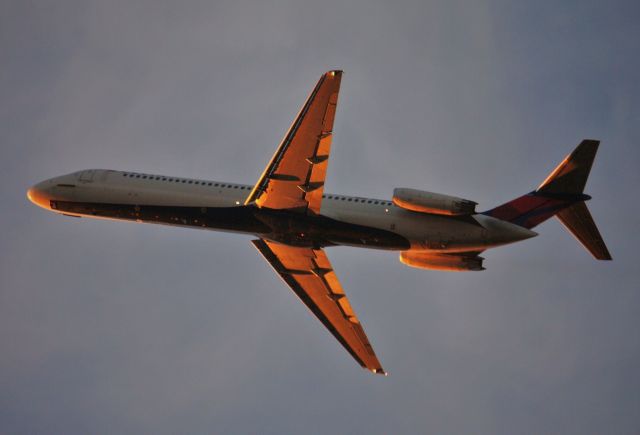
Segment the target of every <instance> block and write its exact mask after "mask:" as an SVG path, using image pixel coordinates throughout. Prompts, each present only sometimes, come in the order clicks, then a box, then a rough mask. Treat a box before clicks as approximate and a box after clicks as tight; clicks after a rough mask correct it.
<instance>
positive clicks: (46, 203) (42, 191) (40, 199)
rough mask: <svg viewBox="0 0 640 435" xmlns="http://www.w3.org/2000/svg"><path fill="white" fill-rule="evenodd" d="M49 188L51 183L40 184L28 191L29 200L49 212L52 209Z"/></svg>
mask: <svg viewBox="0 0 640 435" xmlns="http://www.w3.org/2000/svg"><path fill="white" fill-rule="evenodd" d="M49 187H50V186H49V183H47V182H46V181H43V182H42V183H38V184H36V185H35V186H32V187H31V188H30V189H29V190H27V198H29V201H31V202H32V203H34V204H35V205H37V206H39V207H42V208H45V209H47V210H49V209H50V208H51V204H50V200H51V195H50V193H49Z"/></svg>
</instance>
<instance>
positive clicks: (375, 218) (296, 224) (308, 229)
mask: <svg viewBox="0 0 640 435" xmlns="http://www.w3.org/2000/svg"><path fill="white" fill-rule="evenodd" d="M252 187H253V186H250V185H244V184H237V183H226V182H219V181H210V180H199V179H191V178H182V177H170V176H165V175H152V174H144V173H138V172H122V171H114V170H106V169H89V170H84V171H78V172H74V173H71V174H68V175H63V176H60V177H55V178H52V179H49V180H46V181H43V182H41V183H39V184H37V185H35V186H33V187H32V188H31V189H29V192H28V197H29V199H30V200H31V201H33V202H34V203H36V204H37V205H39V206H41V207H43V208H45V209H48V210H51V211H54V212H58V213H61V214H65V215H70V216H78V217H90V218H98V219H116V220H125V221H135V222H143V223H156V224H164V225H173V226H181V227H191V228H199V229H209V230H217V231H230V232H238V233H245V234H252V235H255V236H257V237H260V238H264V239H267V240H272V241H275V242H280V243H285V244H289V245H294V246H317V247H325V246H335V245H347V246H356V247H366V248H373V249H385V250H395V251H409V250H411V251H432V252H465V251H470V250H478V251H481V250H484V249H487V248H491V247H495V246H499V245H503V244H506V243H511V242H515V241H518V240H523V239H526V238H529V237H532V236H534V235H536V233H535V232H533V231H529V230H527V229H525V228H522V227H520V226H518V225H514V224H511V223H509V222H505V221H502V220H499V219H495V218H492V217H490V216H485V215H483V214H475V215H470V216H463V217H452V216H443V215H434V214H427V213H417V212H414V211H410V210H406V209H403V208H401V207H398V206H396V205H394V204H393V203H392V202H391V201H388V200H381V199H373V198H364V197H357V196H347V195H338V194H329V193H328V194H324V195H323V200H322V209H321V213H320V215H308V214H300V213H296V212H290V211H286V210H274V209H268V208H259V207H256V206H255V205H253V204H248V205H245V204H244V202H245V199H246V197H247V195H248V194H249V192H250V191H251V189H252Z"/></svg>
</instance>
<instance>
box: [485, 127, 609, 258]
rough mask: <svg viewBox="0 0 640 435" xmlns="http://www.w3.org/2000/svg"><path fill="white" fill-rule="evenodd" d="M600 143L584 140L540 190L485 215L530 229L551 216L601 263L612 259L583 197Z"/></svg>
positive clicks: (586, 198)
mask: <svg viewBox="0 0 640 435" xmlns="http://www.w3.org/2000/svg"><path fill="white" fill-rule="evenodd" d="M599 145H600V141H597V140H588V139H587V140H583V141H582V142H581V143H580V145H578V147H577V148H576V149H575V150H574V151H573V152H572V153H571V154H569V155H568V156H567V157H566V158H565V159H564V160H563V161H562V162H561V163H560V164H559V165H558V167H557V168H556V169H555V170H554V171H553V172H551V174H550V175H549V176H548V177H547V179H546V180H544V181H543V182H542V184H541V185H540V187H538V189H536V190H535V191H533V192H530V193H528V194H526V195H523V196H521V197H519V198H516V199H514V200H512V201H509V202H507V203H505V204H502V205H500V206H498V207H496V208H494V209H492V210H489V211H486V212H484V214H486V215H488V216H492V217H495V218H497V219H501V220H505V221H508V222H511V223H514V224H517V225H520V226H523V227H525V228H528V229H531V228H533V227H535V226H537V225H539V224H541V223H542V222H544V221H546V220H547V219H549V218H550V217H552V216H557V217H558V219H560V222H562V223H563V224H564V226H565V227H566V228H567V229H568V230H569V231H570V232H571V234H573V235H574V236H575V237H576V238H577V239H578V241H580V243H582V245H583V246H584V247H585V248H586V249H587V250H588V251H589V252H590V253H591V254H592V255H593V256H594V257H595V258H597V259H598V260H611V255H610V254H609V251H608V250H607V247H606V245H605V243H604V241H603V240H602V237H601V236H600V232H599V231H598V228H597V227H596V225H595V223H594V222H593V218H592V217H591V214H590V213H589V209H588V208H587V206H586V204H585V203H584V201H587V200H589V199H591V197H590V196H589V195H585V194H584V193H583V190H584V186H585V184H586V183H587V178H588V177H589V172H590V171H591V166H592V164H593V159H594V158H595V156H596V152H597V151H598V146H599Z"/></svg>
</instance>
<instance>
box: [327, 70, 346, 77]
mask: <svg viewBox="0 0 640 435" xmlns="http://www.w3.org/2000/svg"><path fill="white" fill-rule="evenodd" d="M343 72H344V71H343V70H341V69H332V70H330V71H327V72H326V75H328V76H329V77H334V76H341V75H342V73H343Z"/></svg>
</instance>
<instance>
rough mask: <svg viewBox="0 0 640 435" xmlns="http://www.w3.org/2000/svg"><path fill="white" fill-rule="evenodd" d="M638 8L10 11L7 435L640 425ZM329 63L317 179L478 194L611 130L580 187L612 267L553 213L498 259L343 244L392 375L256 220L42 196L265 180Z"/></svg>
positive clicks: (231, 4)
mask: <svg viewBox="0 0 640 435" xmlns="http://www.w3.org/2000/svg"><path fill="white" fill-rule="evenodd" d="M639 18H640V6H639V5H638V3H637V2H634V1H610V2H600V1H589V0H585V1H563V2H550V1H535V2H534V1H518V0H516V1H500V0H475V1H459V0H453V1H452V0H446V1H445V0H436V1H430V0H429V1H393V2H391V1H375V0H374V1H364V0H355V1H334V0H326V1H323V2H310V1H293V0H291V1H286V0H285V1H279V0H266V1H188V0H187V1H181V2H171V1H164V0H156V1H145V0H140V1H138V0H134V1H129V0H127V1H124V0H115V1H109V2H102V1H95V0H93V1H92V0H90V1H69V0H61V1H56V2H45V1H43V2H38V1H20V0H14V1H12V0H8V1H3V2H2V13H0V65H2V68H0V150H1V151H2V159H0V195H1V196H0V197H1V198H2V201H1V202H0V223H1V224H2V231H0V433H6V434H27V433H28V434H34V433H36V434H37V433H47V434H72V433H121V434H129V433H131V434H134V433H136V434H138V433H154V434H164V433H166V434H170V433H194V434H197V433H202V434H204V433H207V434H212V433H213V434H215V433H239V434H246V433H263V434H287V433H292V434H294V433H309V434H316V433H317V434H323V433H328V432H332V433H367V434H389V433H397V434H404V433H406V434H414V433H438V434H461V433H474V434H513V433H519V434H601V433H611V434H637V433H638V432H639V431H640V413H639V412H638V410H639V409H640V335H639V333H638V331H639V330H640V285H639V284H640V279H639V278H638V272H637V246H638V243H639V242H640V240H639V236H638V231H637V228H638V224H639V223H640V221H639V218H638V216H639V214H640V206H639V205H638V201H637V198H638V194H637V188H638V187H640V171H639V170H638V167H639V166H640V148H639V147H638V144H639V143H640V130H639V128H638V126H639V125H640V106H639V103H638V102H639V101H640V81H638V70H639V69H640V61H639V60H638V53H639V52H640V26H639V25H638V21H639ZM334 68H339V69H344V70H345V75H344V77H343V80H342V88H341V94H340V100H339V105H338V111H337V116H336V121H335V126H334V139H333V150H332V156H331V161H330V165H329V170H328V173H327V180H326V181H327V183H326V191H327V192H330V193H342V194H352V195H361V196H365V197H378V198H384V199H389V198H390V196H391V193H392V191H393V188H394V187H413V188H418V189H425V190H429V191H435V192H441V193H445V194H451V195H456V196H461V197H464V198H468V199H471V200H474V201H477V202H478V203H479V208H480V209H481V210H484V209H489V208H492V207H493V206H495V205H497V204H500V203H502V202H505V201H508V200H510V199H512V198H514V197H516V196H519V195H521V194H523V193H525V192H528V191H530V190H532V189H534V188H535V187H536V186H537V185H538V184H539V183H540V182H541V181H542V180H543V179H544V178H545V177H546V175H547V174H548V173H549V172H550V171H551V170H552V169H553V168H554V167H555V166H556V164H557V163H558V162H559V161H560V160H561V159H562V158H564V156H565V155H566V154H568V153H569V152H570V151H571V150H572V149H573V148H574V147H575V146H576V145H577V144H578V143H579V142H580V141H581V140H582V139H584V138H593V139H600V140H601V141H602V143H601V146H600V150H599V154H598V156H597V158H596V161H595V164H594V166H593V170H592V173H591V177H590V179H589V182H588V184H587V189H586V193H588V194H590V195H591V196H593V200H591V201H590V202H589V208H590V210H591V212H592V214H593V216H594V218H595V220H596V222H597V223H598V226H599V228H600V231H601V233H602V235H603V237H604V239H605V241H606V242H607V244H608V246H609V250H610V251H611V253H612V255H613V258H614V261H613V262H597V261H595V260H593V259H592V258H591V257H590V256H589V254H588V253H587V252H586V251H584V250H583V249H582V247H581V246H580V245H579V244H578V243H576V242H575V240H574V239H573V238H572V236H571V235H570V234H568V233H567V232H566V231H564V230H563V228H562V227H561V225H560V224H559V223H558V222H557V221H556V220H554V219H552V220H550V221H548V222H546V223H544V224H543V225H541V226H540V227H538V228H537V229H536V230H537V231H538V232H539V233H540V235H539V236H538V237H536V238H534V239H530V240H527V241H524V242H522V243H518V244H513V245H509V246H506V247H502V248H499V249H495V250H490V251H488V252H486V253H485V254H484V257H485V258H486V260H485V267H486V268H487V270H486V271H483V272H470V273H457V274H456V273H447V272H438V271H426V270H419V269H412V268H409V267H407V266H404V265H402V264H400V263H399V261H398V258H397V257H398V256H397V253H393V252H381V251H372V250H360V249H355V248H346V247H337V248H331V249H329V250H328V251H327V252H328V256H329V258H330V259H331V261H332V263H333V265H334V268H335V270H336V272H337V273H338V276H339V277H340V280H341V282H342V285H343V287H344V288H345V291H346V293H347V295H348V296H349V298H350V300H351V303H352V305H353V307H354V309H355V311H356V313H357V314H358V317H359V318H360V320H361V321H362V323H363V325H364V328H365V331H366V332H367V334H368V336H369V339H370V341H371V343H372V345H373V347H374V349H375V350H376V353H377V354H378V356H379V358H380V360H381V362H382V364H383V366H384V367H385V369H386V370H387V371H389V372H390V375H389V377H387V378H384V377H380V376H372V375H371V374H369V373H367V372H366V371H364V370H362V369H360V367H359V366H358V365H357V364H356V363H354V361H353V360H352V358H351V357H350V356H349V355H348V353H347V352H346V351H345V350H344V349H343V348H342V347H341V346H340V345H339V344H338V343H337V342H336V341H335V339H334V338H333V337H332V336H331V335H330V334H329V333H328V332H327V331H326V330H325V329H324V327H323V326H322V325H321V324H320V322H318V321H317V320H316V319H315V318H314V317H313V316H312V315H311V314H310V313H309V312H308V310H307V309H306V308H305V307H304V306H303V305H302V304H301V303H300V301H299V300H298V299H297V298H296V297H295V295H294V294H293V293H292V292H291V290H289V289H288V288H286V286H285V285H284V284H283V283H282V282H281V280H280V278H279V277H277V276H276V275H275V274H274V273H273V271H272V270H271V268H270V266H269V265H268V264H267V263H266V262H265V261H264V260H263V258H262V257H261V256H260V254H259V253H258V252H256V250H255V249H254V248H253V247H252V246H251V244H250V243H249V241H250V240H251V237H250V236H239V235H231V234H225V233H215V232H205V231H196V230H190V229H179V228H170V227H162V226H153V225H136V224H132V223H125V222H110V221H92V220H90V219H71V218H66V217H63V216H59V215H55V214H52V213H47V212H45V211H44V210H42V209H39V208H37V207H35V206H34V205H33V204H31V203H29V202H28V200H27V198H26V190H27V189H28V188H29V187H30V186H31V185H33V184H35V183H37V182H39V181H41V180H44V179H46V178H50V177H54V176H57V175H61V174H66V173H69V172H73V171H76V170H80V169H86V168H109V169H119V170H128V171H140V172H148V173H158V174H166V175H173V176H183V177H193V178H204V179H211V180H218V181H228V182H238V183H247V184H248V183H254V182H255V181H256V180H257V179H258V177H259V175H260V173H261V172H262V170H263V168H264V166H265V165H266V164H267V162H268V161H269V158H270V156H271V155H272V153H273V152H274V150H275V148H276V146H277V144H278V143H279V140H280V138H281V137H282V135H283V134H284V133H285V131H286V129H287V128H288V126H289V124H290V123H291V121H292V119H293V117H294V116H295V114H296V113H297V111H298V109H299V107H300V105H301V104H302V103H303V101H304V99H305V98H306V96H307V94H308V92H309V91H310V90H311V88H312V87H313V85H314V84H315V82H316V80H317V79H318V78H319V77H320V75H321V74H322V73H323V72H324V71H326V70H329V69H334Z"/></svg>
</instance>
